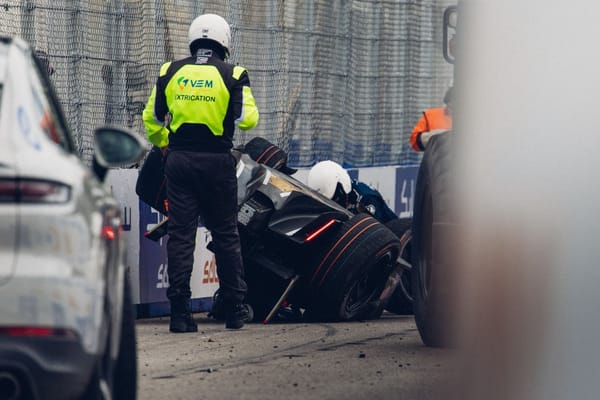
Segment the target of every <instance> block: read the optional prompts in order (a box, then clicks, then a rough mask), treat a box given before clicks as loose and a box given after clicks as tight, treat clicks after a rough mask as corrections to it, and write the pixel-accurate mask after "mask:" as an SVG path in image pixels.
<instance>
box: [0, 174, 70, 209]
mask: <svg viewBox="0 0 600 400" xmlns="http://www.w3.org/2000/svg"><path fill="white" fill-rule="evenodd" d="M70 197H71V189H70V188H69V186H67V185H65V184H63V183H60V182H52V181H46V180H39V179H2V180H0V202H2V203H46V204H58V203H66V202H67V201H69V198H70Z"/></svg>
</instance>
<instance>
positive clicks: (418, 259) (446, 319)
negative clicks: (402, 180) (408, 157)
mask: <svg viewBox="0 0 600 400" xmlns="http://www.w3.org/2000/svg"><path fill="white" fill-rule="evenodd" d="M453 136H454V134H453V133H451V132H449V133H444V134H441V135H438V136H435V137H434V138H432V140H431V141H430V142H429V144H428V146H427V150H426V151H425V154H424V156H423V159H422V161H421V165H420V168H419V175H418V178H417V187H416V191H415V203H414V204H415V207H414V213H413V225H412V248H411V257H412V262H411V264H412V271H411V280H412V294H413V310H414V313H415V321H416V324H417V328H418V330H419V334H420V335H421V339H422V340H423V343H425V345H427V346H434V347H446V346H451V345H452V344H453V343H454V339H455V337H454V332H455V326H454V325H453V324H454V323H455V321H456V320H457V315H456V312H454V311H453V310H454V307H453V302H454V301H455V300H456V296H455V295H454V294H453V284H452V282H453V281H454V278H455V276H454V272H455V271H453V267H452V251H451V246H450V245H449V240H450V238H451V237H452V230H453V229H454V227H455V225H454V222H455V221H454V218H453V213H452V196H451V194H452V189H453V185H452V182H451V174H452V168H453V165H452V159H451V155H452V149H451V147H452V138H453Z"/></svg>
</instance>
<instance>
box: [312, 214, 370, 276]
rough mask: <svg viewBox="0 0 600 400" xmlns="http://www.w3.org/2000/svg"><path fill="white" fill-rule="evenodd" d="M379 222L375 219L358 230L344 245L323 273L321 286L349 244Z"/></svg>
mask: <svg viewBox="0 0 600 400" xmlns="http://www.w3.org/2000/svg"><path fill="white" fill-rule="evenodd" d="M377 224H379V222H378V221H374V222H373V223H372V224H370V225H367V226H366V227H364V228H363V229H362V230H361V231H360V232H358V234H357V235H356V236H354V237H353V238H352V240H350V241H349V242H348V243H346V245H345V246H344V248H343V249H342V250H341V251H340V252H339V253H338V254H337V256H336V257H335V259H334V260H333V261H332V262H331V263H329V268H327V270H326V271H325V273H324V274H323V277H322V278H321V281H320V282H319V286H321V285H322V284H323V281H324V280H325V278H326V277H327V275H328V274H329V271H330V270H331V268H332V267H333V266H334V265H335V263H336V262H337V260H338V259H339V258H340V256H341V255H342V254H344V251H346V249H347V248H348V246H350V245H351V244H352V243H354V241H355V240H356V239H357V238H358V237H360V235H362V234H363V233H364V232H365V231H366V230H367V229H369V228H370V227H372V226H374V225H377Z"/></svg>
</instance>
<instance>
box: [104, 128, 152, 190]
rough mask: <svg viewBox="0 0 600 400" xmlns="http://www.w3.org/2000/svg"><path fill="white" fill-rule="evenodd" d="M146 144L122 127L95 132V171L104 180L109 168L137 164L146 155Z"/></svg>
mask: <svg viewBox="0 0 600 400" xmlns="http://www.w3.org/2000/svg"><path fill="white" fill-rule="evenodd" d="M146 147H147V146H146V142H145V141H143V140H142V139H141V138H140V137H139V136H138V135H136V134H135V133H133V132H131V131H129V130H127V129H125V128H120V127H113V126H104V127H101V128H98V129H96V131H95V132H94V149H95V152H94V159H93V170H94V172H95V173H96V175H97V176H98V178H99V179H100V180H104V178H105V176H106V173H107V172H108V169H109V168H117V167H124V166H129V165H131V164H135V163H136V162H138V161H139V160H141V159H142V158H143V157H144V154H146V151H147V148H146Z"/></svg>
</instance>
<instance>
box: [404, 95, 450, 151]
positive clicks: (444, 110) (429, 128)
mask: <svg viewBox="0 0 600 400" xmlns="http://www.w3.org/2000/svg"><path fill="white" fill-rule="evenodd" d="M452 92H453V88H452V87H450V88H448V90H447V91H446V94H445V95H444V104H445V106H444V107H440V108H430V109H428V110H425V111H423V115H422V116H421V119H419V122H417V124H416V125H415V127H414V128H413V131H412V133H411V135H410V145H411V146H412V148H413V150H415V151H424V150H425V147H427V143H428V142H429V140H430V139H431V138H432V137H433V136H435V135H438V134H440V133H442V132H446V131H449V130H451V129H452V104H453V94H452Z"/></svg>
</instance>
